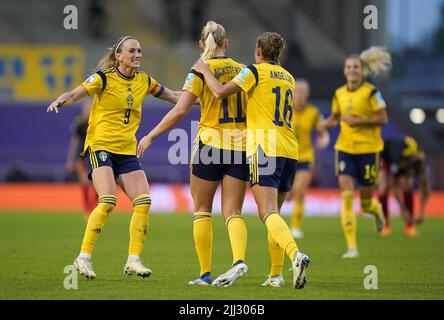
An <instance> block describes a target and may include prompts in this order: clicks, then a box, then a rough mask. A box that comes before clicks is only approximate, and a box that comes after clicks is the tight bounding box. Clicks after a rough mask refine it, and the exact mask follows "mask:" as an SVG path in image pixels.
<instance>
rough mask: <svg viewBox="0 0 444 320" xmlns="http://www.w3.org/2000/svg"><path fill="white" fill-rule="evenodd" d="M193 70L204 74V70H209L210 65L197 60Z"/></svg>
mask: <svg viewBox="0 0 444 320" xmlns="http://www.w3.org/2000/svg"><path fill="white" fill-rule="evenodd" d="M194 68H195V69H196V71H197V72H200V73H204V71H205V70H210V65H209V64H208V63H204V62H203V61H202V60H200V59H199V60H197V62H196V64H195V65H194Z"/></svg>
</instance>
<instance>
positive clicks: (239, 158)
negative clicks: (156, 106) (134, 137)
mask: <svg viewBox="0 0 444 320" xmlns="http://www.w3.org/2000/svg"><path fill="white" fill-rule="evenodd" d="M199 46H200V48H201V49H202V50H203V53H202V57H201V58H202V59H203V60H205V61H207V62H208V64H209V65H210V68H211V72H212V74H214V75H215V76H216V77H218V78H219V79H220V80H221V81H223V82H228V81H230V80H231V79H233V78H234V77H235V76H236V75H237V74H238V73H239V71H240V70H242V68H243V67H244V66H243V65H242V64H240V63H238V62H236V61H234V60H232V59H230V58H228V57H225V51H226V49H227V47H228V40H227V36H226V33H225V29H224V27H223V26H221V25H220V24H217V23H215V22H214V21H209V22H208V23H207V24H206V26H205V27H204V28H203V30H202V33H201V39H200V41H199ZM183 91H184V92H183V94H182V97H181V98H180V100H179V102H178V103H177V104H176V106H175V107H174V108H173V109H172V110H171V111H170V112H169V113H168V114H167V115H166V116H165V117H164V119H163V120H162V121H161V122H160V123H159V124H158V125H157V126H156V127H155V128H154V129H153V130H152V131H151V132H150V133H148V135H146V136H145V137H144V138H143V139H142V140H141V141H140V142H139V146H138V154H139V156H142V155H143V153H144V152H145V150H146V149H147V148H148V147H149V146H150V145H151V143H152V142H153V140H154V139H155V138H157V137H158V136H159V135H161V134H162V133H164V132H165V131H167V130H169V129H170V128H172V127H173V126H174V125H175V124H177V123H178V122H179V121H180V120H181V119H182V118H183V117H184V116H185V115H186V114H187V113H188V111H189V110H190V109H191V107H192V105H193V103H194V102H195V101H196V99H197V98H199V101H200V104H201V117H200V121H199V132H198V135H197V138H196V141H195V150H194V151H193V159H192V164H191V174H190V187H191V195H192V197H193V202H194V211H195V213H194V217H193V235H194V243H195V248H196V252H197V257H198V259H199V265H200V276H199V277H197V278H196V279H195V280H192V281H190V282H189V284H190V285H209V284H212V285H213V286H224V287H226V286H230V285H231V284H232V283H233V282H234V281H236V280H237V279H238V278H239V277H241V276H242V275H244V274H245V273H246V272H247V270H248V268H247V265H246V264H245V252H246V246H247V228H246V225H245V222H244V220H243V218H242V217H241V211H242V204H243V201H244V197H245V192H246V187H247V181H248V174H249V172H248V164H247V162H246V156H245V148H246V146H245V145H246V126H245V105H246V104H245V95H244V94H241V93H238V94H234V95H232V96H227V97H226V98H224V99H216V98H215V97H214V96H213V94H212V93H211V91H210V90H209V88H208V87H207V84H206V82H205V81H204V77H203V75H202V74H201V73H199V72H197V71H196V70H195V69H194V68H193V69H192V70H191V72H190V73H189V74H188V76H187V79H186V81H185V84H184V87H183ZM219 182H220V183H221V184H222V199H221V203H222V215H223V217H224V220H225V223H226V226H227V229H228V235H229V238H230V242H231V249H232V253H233V265H232V267H231V268H230V269H229V270H228V271H227V272H226V273H224V274H222V275H220V276H219V277H217V278H216V279H215V280H214V281H212V280H211V256H212V243H213V231H212V225H211V211H212V207H213V198H214V194H215V192H216V189H217V186H218V185H219Z"/></svg>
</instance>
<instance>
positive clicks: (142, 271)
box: [123, 259, 151, 278]
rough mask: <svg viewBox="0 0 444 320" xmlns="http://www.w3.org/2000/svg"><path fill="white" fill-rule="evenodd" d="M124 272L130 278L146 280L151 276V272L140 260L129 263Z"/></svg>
mask: <svg viewBox="0 0 444 320" xmlns="http://www.w3.org/2000/svg"><path fill="white" fill-rule="evenodd" d="M123 272H124V273H126V274H127V275H129V276H132V275H136V276H140V277H142V278H146V277H149V276H150V275H151V270H150V269H148V268H147V267H145V266H144V265H143V262H142V260H140V259H136V260H130V261H127V263H126V264H125V267H124V268H123Z"/></svg>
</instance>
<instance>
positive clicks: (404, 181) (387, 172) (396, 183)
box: [378, 136, 430, 237]
mask: <svg viewBox="0 0 444 320" xmlns="http://www.w3.org/2000/svg"><path fill="white" fill-rule="evenodd" d="M415 178H416V179H417V180H418V181H417V182H418V189H419V192H420V206H419V216H418V217H416V219H415V216H414V208H415V206H414V203H413V199H414V197H413V193H414V179H415ZM390 191H393V192H394V194H395V197H396V200H397V201H398V203H399V205H400V210H401V215H402V216H403V218H404V219H405V223H406V226H405V230H404V234H405V235H406V236H407V237H413V236H417V235H419V233H418V232H417V231H416V230H415V228H414V226H413V225H414V224H421V223H423V221H424V212H425V205H426V202H427V199H428V198H429V195H430V180H429V173H428V168H427V163H426V156H425V154H424V152H423V151H422V150H420V149H419V148H418V145H417V143H416V141H415V140H414V139H413V138H412V137H408V136H406V137H404V138H402V139H396V138H390V139H387V140H385V143H384V150H383V151H382V153H381V168H380V171H379V185H378V193H379V201H380V202H381V204H382V206H383V209H384V214H385V217H386V225H385V226H384V229H383V230H382V232H381V235H382V236H388V235H390V234H391V230H392V229H391V226H390V212H389V207H388V204H387V200H388V194H389V192H390Z"/></svg>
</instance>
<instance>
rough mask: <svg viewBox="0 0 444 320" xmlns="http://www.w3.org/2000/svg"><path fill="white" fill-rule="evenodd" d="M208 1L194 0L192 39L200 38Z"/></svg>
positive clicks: (192, 6) (192, 7) (192, 8)
mask: <svg viewBox="0 0 444 320" xmlns="http://www.w3.org/2000/svg"><path fill="white" fill-rule="evenodd" d="M207 5H208V2H207V1H201V0H194V1H193V3H192V5H191V27H190V35H191V36H190V39H193V40H196V41H197V40H199V39H200V32H201V26H202V25H203V24H205V20H206V19H205V13H206V11H207Z"/></svg>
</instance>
